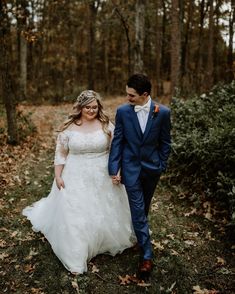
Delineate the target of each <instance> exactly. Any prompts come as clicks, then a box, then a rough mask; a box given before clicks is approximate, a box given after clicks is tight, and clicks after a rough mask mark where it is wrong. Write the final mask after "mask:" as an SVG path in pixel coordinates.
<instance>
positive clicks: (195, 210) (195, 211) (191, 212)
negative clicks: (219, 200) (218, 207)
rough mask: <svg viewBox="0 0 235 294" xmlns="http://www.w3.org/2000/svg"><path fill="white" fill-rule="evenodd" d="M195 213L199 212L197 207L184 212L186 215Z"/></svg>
mask: <svg viewBox="0 0 235 294" xmlns="http://www.w3.org/2000/svg"><path fill="white" fill-rule="evenodd" d="M193 214H197V209H196V208H193V209H192V210H191V211H190V212H186V213H185V214H184V216H190V215H193Z"/></svg>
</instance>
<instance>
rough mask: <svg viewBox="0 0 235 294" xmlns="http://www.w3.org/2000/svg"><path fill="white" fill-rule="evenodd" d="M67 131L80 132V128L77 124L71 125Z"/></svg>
mask: <svg viewBox="0 0 235 294" xmlns="http://www.w3.org/2000/svg"><path fill="white" fill-rule="evenodd" d="M65 131H68V132H69V131H79V126H78V125H76V124H74V123H73V124H71V125H69V126H68V127H67V128H66V129H65Z"/></svg>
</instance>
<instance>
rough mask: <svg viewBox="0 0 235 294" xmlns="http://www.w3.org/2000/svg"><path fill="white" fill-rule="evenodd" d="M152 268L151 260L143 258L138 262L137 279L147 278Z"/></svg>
mask: <svg viewBox="0 0 235 294" xmlns="http://www.w3.org/2000/svg"><path fill="white" fill-rule="evenodd" d="M152 270H153V262H152V260H151V259H148V260H144V261H143V262H141V263H140V265H139V269H138V274H137V276H138V278H139V279H143V280H145V279H147V278H149V276H150V273H151V271H152Z"/></svg>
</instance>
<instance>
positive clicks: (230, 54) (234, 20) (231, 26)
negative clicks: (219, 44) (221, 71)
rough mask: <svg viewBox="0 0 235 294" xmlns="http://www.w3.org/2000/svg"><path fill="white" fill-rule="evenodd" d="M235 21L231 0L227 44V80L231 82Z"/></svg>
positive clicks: (234, 9) (234, 8) (234, 10)
mask: <svg viewBox="0 0 235 294" xmlns="http://www.w3.org/2000/svg"><path fill="white" fill-rule="evenodd" d="M234 23H235V1H234V0H231V10H230V12H229V46H228V57H227V60H228V82H231V81H232V80H233V79H234V78H235V77H234V72H233V35H234Z"/></svg>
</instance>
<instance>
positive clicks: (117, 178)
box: [112, 175, 121, 185]
mask: <svg viewBox="0 0 235 294" xmlns="http://www.w3.org/2000/svg"><path fill="white" fill-rule="evenodd" d="M112 182H113V184H114V185H118V184H120V182H121V176H119V175H116V176H112Z"/></svg>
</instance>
